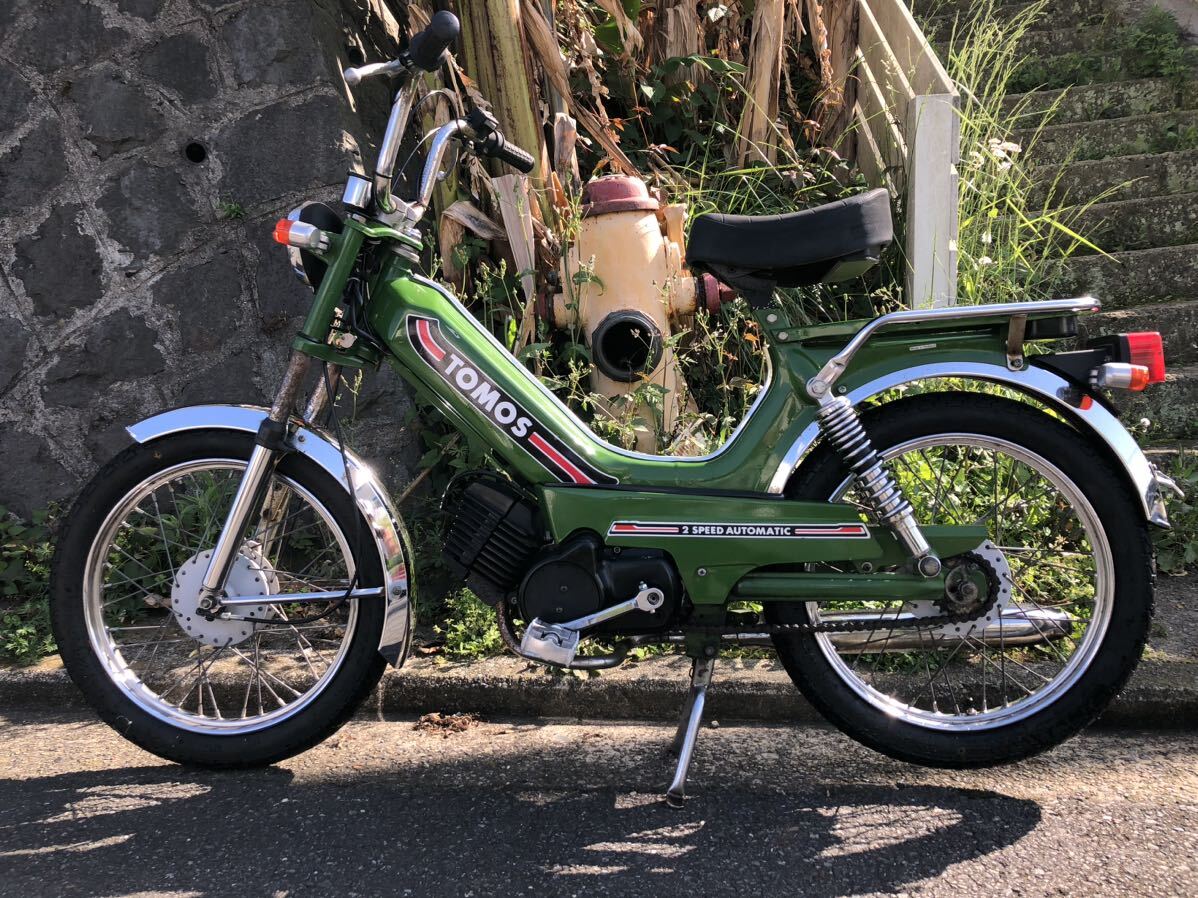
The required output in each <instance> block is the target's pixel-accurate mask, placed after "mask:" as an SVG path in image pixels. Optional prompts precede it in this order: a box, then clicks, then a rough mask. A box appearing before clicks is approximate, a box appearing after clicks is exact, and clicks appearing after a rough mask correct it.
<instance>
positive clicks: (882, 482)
mask: <svg viewBox="0 0 1198 898" xmlns="http://www.w3.org/2000/svg"><path fill="white" fill-rule="evenodd" d="M825 397H826V394H825ZM821 398H822V401H821V402H820V409H819V426H820V430H821V431H822V432H823V434H824V436H825V437H827V438H828V440H829V441H830V442H831V443H832V445H833V447H835V449H836V451H837V452H839V453H840V456H841V458H843V459H844V463H845V464H846V465H847V466H848V468H849V470H850V471H851V472H852V473H853V477H854V479H855V480H856V483H857V487H858V488H859V489H860V490H861V492H862V493H864V495H865V498H866V499H867V500H868V501H869V503H870V505H872V506H873V510H874V512H875V514H877V516H878V520H879V521H881V522H882V523H883V524H885V525H886V526H888V527H890V528H891V529H892V530H894V532H895V534H896V535H897V536H898V538H899V541H900V542H902V544H903V547H904V548H906V550H907V551H908V552H909V553H910V554H911V557H912V558H913V559H915V567H916V569H917V570H918V571H919V573H920V574H922V575H923V576H924V577H935V576H936V575H937V574H939V573H940V559H939V558H937V557H936V556H935V555H933V554H932V547H931V546H930V545H928V541H927V540H926V539H925V538H924V535H923V532H922V531H921V530H920V529H919V524H917V523H916V521H915V514H914V512H913V511H912V508H911V503H910V502H908V501H907V499H906V497H904V496H903V493H902V490H900V489H899V486H898V484H897V483H895V482H894V478H893V477H892V476H891V474H890V471H888V470H887V469H886V465H885V464H884V463H883V462H882V459H881V458H880V457H879V456H878V453H877V452H876V451H875V450H874V447H873V443H872V442H870V439H869V435H868V434H867V433H866V432H865V428H864V427H863V426H862V425H861V418H860V416H859V415H858V414H857V409H856V408H855V407H854V406H853V404H852V403H851V402H849V400H848V399H846V398H845V397H844V396H837V397H835V398H823V397H821Z"/></svg>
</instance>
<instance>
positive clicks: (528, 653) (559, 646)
mask: <svg viewBox="0 0 1198 898" xmlns="http://www.w3.org/2000/svg"><path fill="white" fill-rule="evenodd" d="M580 639H581V636H580V635H579V632H578V631H577V630H571V629H570V628H569V627H566V626H563V625H561V624H547V623H545V622H544V621H543V620H541V619H540V618H539V617H538V618H536V619H535V620H533V622H532V623H531V624H529V625H528V626H527V627H525V629H524V638H523V639H521V640H520V654H522V655H523V656H524V657H526V658H533V659H535V660H537V661H544V662H545V663H546V664H556V665H558V666H560V667H569V666H570V665H571V664H572V663H573V662H574V655H575V654H576V653H577V652H578V642H579V640H580Z"/></svg>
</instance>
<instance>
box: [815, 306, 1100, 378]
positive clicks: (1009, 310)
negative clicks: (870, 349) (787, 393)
mask: <svg viewBox="0 0 1198 898" xmlns="http://www.w3.org/2000/svg"><path fill="white" fill-rule="evenodd" d="M1101 308H1102V304H1101V303H1100V302H1099V301H1098V300H1097V299H1095V298H1094V297H1092V296H1082V297H1078V298H1077V299H1050V300H1045V301H1043V302H1002V303H994V304H992V305H982V306H950V307H948V308H945V309H905V310H903V311H901V312H890V313H889V314H886V315H880V316H878V317H877V318H874V319H872V320H871V321H869V322H868V323H867V324H866V325H865V326H864V327H862V328H861V330H859V331H857V333H856V334H854V335H853V338H852V339H851V340H849V342H848V343H846V344H845V347H844V349H842V350H840V352H838V353H836V355H834V356H832V358H830V359H828V361H827V364H825V365H824V367H823V368H821V369H820V370H819V372H818V373H817V374H816V375H815V376H814V377H813V378H811V380H809V381H807V393H808V395H809V396H811V398H812V399H819V398H820V397H821V396H825V395H827V393H828V391H829V390H830V389H832V385H833V384H834V383H836V381H837V380H838V379H839V378H840V375H841V374H843V373H844V372H845V369H847V368H848V366H849V362H851V361H852V360H853V356H855V355H856V354H857V353H858V352H860V351H861V348H862V347H863V346H864V345H865V344H866V343H868V342H869V341H870V338H872V337H873V336H874V335H875V334H877V333H878V331H881V330H884V329H886V328H888V327H896V326H898V325H903V324H921V323H924V322H929V321H945V320H956V321H963V320H971V319H982V318H1007V319H1008V321H1009V329H1008V335H1007V367H1009V368H1011V369H1012V370H1016V371H1017V370H1020V369H1022V368H1023V366H1024V361H1023V341H1024V340H1025V339H1026V338H1027V325H1028V319H1029V318H1030V317H1032V316H1035V317H1037V318H1052V317H1065V316H1069V315H1076V314H1079V313H1085V312H1097V311H1098V310H1099V309H1101Z"/></svg>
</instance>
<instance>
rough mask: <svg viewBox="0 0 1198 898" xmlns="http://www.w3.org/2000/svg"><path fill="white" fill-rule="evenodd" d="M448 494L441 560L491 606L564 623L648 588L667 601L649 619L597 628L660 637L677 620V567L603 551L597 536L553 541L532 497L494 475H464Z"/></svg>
mask: <svg viewBox="0 0 1198 898" xmlns="http://www.w3.org/2000/svg"><path fill="white" fill-rule="evenodd" d="M464 477H465V478H466V479H465V481H464V483H463V482H462V481H459V482H458V484H455V485H454V486H453V487H451V489H450V490H449V491H448V493H447V497H446V505H445V510H446V512H447V513H448V515H449V528H448V533H447V534H446V539H445V549H444V553H445V556H446V559H447V560H448V562H449V566H450V569H451V570H452V571H453V573H454V574H455V575H457V576H458V577H460V578H462V579H463V580H464V581H465V583H466V585H467V586H469V587H470V588H471V590H473V591H474V593H475V595H477V596H478V597H479V598H480V599H482V600H483V601H485V602H487V603H488V604H490V605H494V604H496V603H497V602H499V601H502V600H503V599H505V598H508V597H511V596H513V595H514V596H515V599H516V606H517V608H518V609H519V611H520V616H521V617H522V618H524V620H526V621H531V620H533V619H534V618H540V619H541V620H543V621H545V622H546V623H564V622H566V621H571V620H575V619H576V618H580V617H582V616H584V615H587V614H592V613H593V612H595V611H598V610H599V609H601V608H605V607H607V606H608V605H613V604H615V603H616V602H621V601H624V600H625V599H629V598H631V597H633V596H635V595H636V594H637V592H638V591H639V590H640V588H641V584H642V583H644V584H646V585H648V586H655V587H657V588H658V589H660V590H661V591H662V593H663V594H664V595H665V602H664V604H663V605H662V607H661V608H660V609H658V610H656V611H654V612H652V613H650V612H645V611H635V612H632V613H629V614H625V615H622V616H620V617H617V618H615V619H613V620H611V621H608V622H607V623H606V624H603V625H600V626H599V627H598V628H597V629H600V630H604V631H607V632H638V633H643V632H645V631H651V630H659V629H662V628H664V627H666V626H667V625H668V624H669V623H670V621H672V620H673V619H674V618H675V617H676V616H677V610H678V607H679V604H680V602H681V597H682V584H681V580H680V579H679V577H678V572H677V571H676V570H675V568H674V563H673V561H672V560H671V559H670V558H669V556H667V555H666V554H665V553H664V552H661V551H659V550H655V549H622V548H619V547H609V546H605V545H604V543H603V540H602V539H600V538H599V536H598V535H597V534H595V533H593V532H585V533H579V534H575V535H573V536H571V537H570V538H569V539H567V540H565V541H564V542H562V543H560V544H553V543H549V542H548V536H547V534H546V532H545V528H544V526H543V525H542V524H541V521H540V515H539V513H538V511H537V508H536V505H535V504H534V503H533V501H532V499H531V497H529V496H527V495H525V494H524V493H522V492H521V491H520V490H518V489H517V488H516V487H515V486H513V485H512V484H511V483H510V482H509V481H507V480H504V479H503V478H501V477H499V476H497V475H491V474H470V475H464Z"/></svg>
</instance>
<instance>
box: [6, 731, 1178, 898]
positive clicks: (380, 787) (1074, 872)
mask: <svg viewBox="0 0 1198 898" xmlns="http://www.w3.org/2000/svg"><path fill="white" fill-rule="evenodd" d="M669 735H670V731H669V729H668V728H666V727H662V726H656V725H653V726H646V725H639V724H618V723H610V722H604V723H587V722H585V721H584V722H562V721H554V722H546V721H540V722H531V721H507V722H504V721H499V722H492V723H485V724H481V725H478V726H476V727H474V728H471V729H469V730H467V731H465V732H460V733H452V734H443V733H440V732H428V731H418V730H416V729H415V728H414V726H413V721H412V720H410V719H409V720H393V721H386V722H376V721H365V720H360V721H356V722H354V723H352V724H350V725H349V726H348V727H346V729H345V730H343V731H342V733H341V734H339V735H338V736H337V737H335V738H334V739H333V740H332V741H331V742H329V743H326V744H325V745H323V746H321V747H319V748H317V749H315V750H314V751H311V752H309V753H308V754H306V755H303V756H301V757H299V758H296V759H293V760H292V761H290V762H288V763H287V764H286V765H283V766H280V767H277V768H274V769H270V770H264V771H252V772H239V773H224V774H216V773H209V772H204V771H193V770H188V769H185V768H181V767H177V766H172V765H168V764H164V763H163V762H160V761H158V760H157V759H156V758H153V757H151V756H150V755H147V754H145V753H143V752H141V751H140V750H138V749H136V748H134V747H133V746H131V745H129V744H127V743H125V742H124V741H123V740H122V739H120V738H119V737H118V736H116V735H115V734H114V733H112V732H111V731H109V730H108V729H107V728H105V727H103V726H101V725H99V724H96V723H94V722H93V721H92V720H91V718H89V717H88V716H86V715H77V714H72V715H69V716H52V715H47V714H24V713H22V714H13V715H11V716H7V717H0V895H3V896H22V898H29V896H39V895H53V896H75V895H89V896H117V895H121V896H129V895H137V896H142V895H145V896H149V895H156V896H157V895H170V896H209V895H238V896H258V895H262V896H271V898H274V896H284V895H287V896H297V895H337V896H355V895H361V896H374V895H401V896H407V895H410V896H424V895H435V896H489V895H505V896H512V895H523V894H527V895H536V896H538V898H540V896H557V895H563V896H580V898H582V896H587V898H590V896H604V895H620V896H624V895H635V896H643V898H657V896H673V895H680V896H683V895H685V896H704V898H705V896H716V895H736V896H758V895H761V896H789V895H818V896H824V895H827V896H833V895H836V896H839V895H895V894H898V895H904V894H906V895H915V894H919V895H953V896H960V895H967V896H969V898H981V896H989V895H1012V894H1014V895H1027V896H1038V895H1070V896H1073V895H1078V896H1082V895H1084V896H1099V895H1111V896H1116V895H1117V896H1120V898H1128V896H1148V895H1169V896H1174V895H1179V896H1181V895H1184V896H1195V895H1198V733H1186V732H1162V731H1157V732H1147V733H1139V732H1128V731H1119V730H1108V731H1095V732H1091V733H1089V734H1087V735H1085V736H1083V737H1081V738H1079V739H1076V740H1074V741H1073V742H1071V743H1069V744H1068V745H1067V746H1065V747H1063V748H1061V749H1058V750H1057V751H1055V752H1053V753H1051V754H1049V755H1046V756H1043V757H1041V758H1039V759H1036V760H1033V761H1029V762H1025V763H1023V764H1021V765H1017V766H1015V767H1008V768H1002V769H998V770H991V771H982V772H969V773H961V772H948V771H930V770H921V769H919V768H915V767H909V766H906V765H902V764H898V763H896V762H891V761H888V760H886V759H884V758H881V757H880V756H878V755H875V754H873V753H871V752H869V751H867V750H866V749H863V748H860V747H858V746H856V745H855V744H853V743H852V742H850V741H848V740H847V739H844V738H843V737H841V736H839V735H838V734H836V733H833V732H831V731H828V730H824V729H819V728H814V727H790V726H786V727H782V726H760V725H758V726H731V725H726V726H721V727H719V728H708V729H705V730H704V731H703V733H702V735H701V741H700V745H699V751H698V755H697V758H696V764H695V768H694V770H693V777H692V782H693V783H694V786H695V794H694V797H692V798H691V799H690V800H689V801H688V803H687V805H686V807H685V808H684V809H683V810H681V811H674V810H671V809H669V808H667V807H665V806H664V805H663V804H662V803H661V801H660V800H659V798H658V790H659V789H660V788H661V786H662V785H663V784H664V782H665V780H666V778H667V774H668V772H669V764H668V761H667V760H666V758H665V757H664V755H663V748H664V746H665V744H666V742H667V741H668V738H669Z"/></svg>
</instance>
